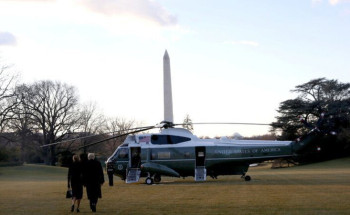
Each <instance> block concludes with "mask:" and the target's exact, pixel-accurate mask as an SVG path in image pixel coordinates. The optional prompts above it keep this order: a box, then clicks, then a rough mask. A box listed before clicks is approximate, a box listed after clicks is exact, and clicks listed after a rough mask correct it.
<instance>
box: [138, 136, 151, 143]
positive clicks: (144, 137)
mask: <svg viewBox="0 0 350 215" xmlns="http://www.w3.org/2000/svg"><path fill="white" fill-rule="evenodd" d="M139 142H140V143H142V142H151V137H150V136H140V137H139Z"/></svg>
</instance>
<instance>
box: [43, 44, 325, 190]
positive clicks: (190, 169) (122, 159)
mask: <svg viewBox="0 0 350 215" xmlns="http://www.w3.org/2000/svg"><path fill="white" fill-rule="evenodd" d="M163 87H164V94H163V95H164V120H163V121H162V122H160V123H159V124H157V125H153V126H145V127H138V128H132V129H128V131H129V130H131V131H129V132H126V133H123V134H121V135H116V136H112V137H109V138H106V139H103V140H101V141H98V142H94V143H91V144H88V145H85V146H84V147H89V146H91V145H95V144H99V143H102V142H105V141H108V140H111V139H114V138H118V137H122V136H126V138H125V140H124V142H123V143H122V144H121V145H120V146H119V147H117V149H116V150H115V151H114V153H113V154H112V155H111V156H110V157H109V158H108V159H107V161H106V169H107V174H108V178H109V185H110V186H113V176H118V177H120V178H121V179H122V180H125V182H126V183H136V182H139V180H140V178H141V177H145V178H146V179H145V183H146V184H147V185H152V184H154V183H159V182H161V177H162V176H169V177H183V178H185V177H189V176H190V177H191V176H192V177H194V180H195V181H206V180H207V176H209V177H211V178H214V179H217V177H218V176H219V175H240V176H241V178H243V179H244V180H245V181H250V180H251V177H250V176H249V175H247V172H248V169H249V166H250V165H252V164H256V163H259V162H263V161H268V160H274V159H279V158H292V157H294V156H297V155H298V153H300V152H301V151H302V150H303V149H305V147H307V146H308V145H310V144H311V142H312V140H313V139H314V138H315V137H317V136H319V135H320V134H321V133H322V132H321V131H320V129H319V128H318V126H311V125H310V124H308V123H307V122H306V121H305V120H304V121H303V123H304V124H305V125H306V126H308V127H309V128H310V129H311V128H312V129H311V131H310V132H309V133H308V134H306V135H305V136H303V137H302V138H298V139H297V140H295V141H268V140H232V139H228V138H220V139H200V138H198V137H197V136H195V135H193V134H192V133H191V132H190V131H189V130H187V129H185V128H178V127H176V126H179V125H184V124H175V123H174V122H173V121H174V120H173V102H172V87H171V72H170V58H169V55H168V52H167V51H165V53H164V56H163ZM323 117H324V114H321V117H320V119H319V121H318V123H317V124H318V125H319V124H320V123H321V122H322V120H323ZM192 124H243V125H269V124H263V123H192ZM151 129H160V132H157V133H141V132H145V131H149V130H151ZM54 144H57V143H54ZM49 145H50V144H49ZM81 148H83V147H81Z"/></svg>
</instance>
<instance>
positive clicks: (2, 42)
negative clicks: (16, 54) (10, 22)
mask: <svg viewBox="0 0 350 215" xmlns="http://www.w3.org/2000/svg"><path fill="white" fill-rule="evenodd" d="M16 44H17V41H16V37H15V36H14V35H13V34H11V33H9V32H3V31H0V46H6V45H8V46H15V45H16Z"/></svg>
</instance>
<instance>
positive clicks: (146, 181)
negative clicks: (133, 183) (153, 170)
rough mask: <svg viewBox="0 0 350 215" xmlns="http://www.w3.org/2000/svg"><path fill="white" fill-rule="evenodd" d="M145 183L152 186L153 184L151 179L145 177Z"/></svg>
mask: <svg viewBox="0 0 350 215" xmlns="http://www.w3.org/2000/svg"><path fill="white" fill-rule="evenodd" d="M145 183H146V184H147V185H152V184H153V179H152V178H151V177H147V178H146V180H145Z"/></svg>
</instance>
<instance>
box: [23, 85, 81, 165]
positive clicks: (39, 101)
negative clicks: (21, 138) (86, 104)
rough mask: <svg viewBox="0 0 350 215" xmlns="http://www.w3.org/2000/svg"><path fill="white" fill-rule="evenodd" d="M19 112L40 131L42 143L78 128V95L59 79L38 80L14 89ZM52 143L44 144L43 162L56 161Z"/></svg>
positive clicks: (52, 141) (52, 162) (54, 147)
mask: <svg viewBox="0 0 350 215" xmlns="http://www.w3.org/2000/svg"><path fill="white" fill-rule="evenodd" d="M17 92H18V96H19V97H20V98H21V101H22V104H23V107H24V109H23V111H25V114H27V115H28V116H30V120H31V122H32V123H33V125H34V126H33V128H34V129H37V130H38V131H39V132H40V133H41V134H42V140H43V141H42V144H50V143H54V142H57V141H60V140H62V138H63V137H64V136H65V135H66V134H67V133H71V132H74V131H75V130H76V129H78V128H79V124H78V121H79V117H80V115H79V114H77V113H78V97H77V94H76V90H75V88H74V87H72V86H68V85H66V84H62V83H60V82H52V81H39V82H35V83H34V84H32V85H24V84H23V85H21V86H19V87H18V88H17ZM56 147H59V146H56V145H51V146H50V147H47V150H46V151H45V153H46V154H45V155H46V159H45V162H47V163H50V164H51V165H54V164H55V162H56V155H57V153H56Z"/></svg>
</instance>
